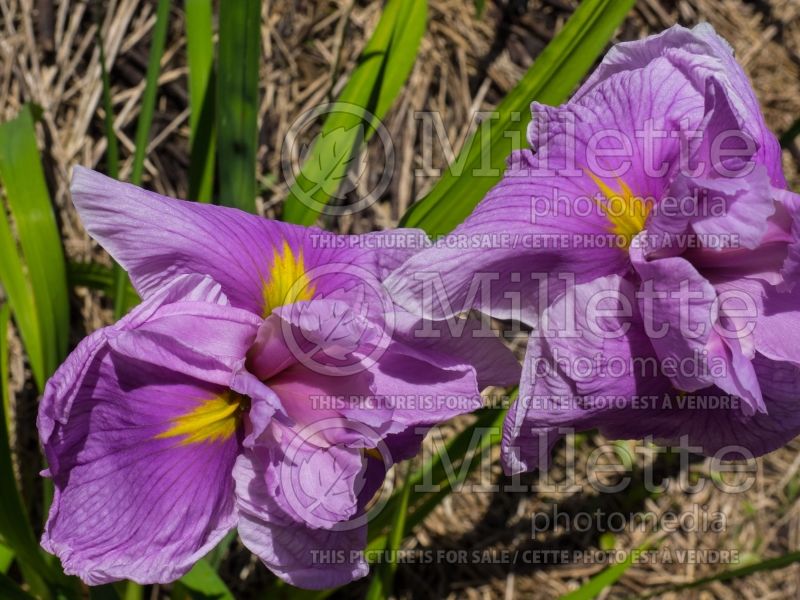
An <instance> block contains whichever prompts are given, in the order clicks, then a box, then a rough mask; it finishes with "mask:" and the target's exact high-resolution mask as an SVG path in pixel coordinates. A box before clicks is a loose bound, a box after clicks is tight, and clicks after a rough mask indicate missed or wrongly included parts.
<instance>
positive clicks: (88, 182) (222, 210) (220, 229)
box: [72, 167, 428, 316]
mask: <svg viewBox="0 0 800 600" xmlns="http://www.w3.org/2000/svg"><path fill="white" fill-rule="evenodd" d="M72 197H73V202H74V203H75V206H76V208H77V209H78V212H79V214H80V215H81V219H82V220H83V223H84V225H85V227H86V229H87V230H88V231H89V233H90V234H91V235H92V237H94V238H95V239H96V240H98V241H99V242H100V244H101V245H102V246H103V247H104V248H105V249H106V250H108V252H109V253H110V254H111V255H112V256H113V257H114V258H115V259H116V260H117V261H118V262H119V263H120V264H121V265H122V266H123V267H124V268H125V270H126V271H128V273H129V274H130V276H131V279H132V281H133V284H134V286H135V287H136V289H137V291H138V292H139V293H140V294H141V295H142V296H143V297H147V296H149V295H150V294H152V293H154V292H155V291H156V290H157V289H158V288H159V287H160V286H162V285H163V284H164V283H166V282H169V281H171V280H172V279H174V278H175V277H177V276H179V275H181V274H187V273H198V274H203V275H208V276H210V277H212V278H213V279H214V280H215V281H217V282H219V283H220V285H221V286H222V290H223V291H224V292H225V294H226V295H227V296H228V298H229V299H230V302H231V304H232V305H234V306H236V307H239V308H244V309H247V310H249V311H251V312H253V313H256V314H258V315H262V316H266V315H267V314H269V313H270V312H271V311H272V310H273V309H274V308H275V307H276V306H279V305H282V304H288V303H291V302H292V301H296V300H302V299H308V298H310V297H313V296H316V295H323V296H324V295H327V294H329V293H330V292H331V291H332V290H335V289H337V288H339V287H341V285H342V283H341V281H340V278H339V277H337V273H338V272H339V271H341V270H342V265H344V266H347V265H355V266H360V267H361V268H363V269H364V270H366V271H367V272H368V273H370V274H371V275H372V277H378V276H379V275H380V274H381V273H385V272H386V271H388V269H390V268H392V267H393V266H394V265H395V264H397V263H398V262H399V261H400V260H403V259H404V258H406V257H407V256H408V254H409V253H411V252H414V251H416V250H418V249H419V248H420V247H424V246H425V245H427V243H428V242H427V238H426V237H425V236H424V234H423V233H422V232H421V231H419V230H403V231H398V232H393V233H376V234H368V235H365V236H337V235H335V234H332V233H328V232H324V231H322V230H320V229H318V228H314V227H310V228H306V227H300V226H296V225H291V224H288V223H280V222H277V221H271V220H269V219H264V218H261V217H258V216H255V215H251V214H248V213H244V212H241V211H238V210H234V209H230V208H226V207H220V206H213V205H205V204H198V203H194V202H184V201H181V200H174V199H171V198H166V197H164V196H160V195H158V194H155V193H153V192H148V191H145V190H143V189H140V188H138V187H136V186H133V185H130V184H126V183H121V182H118V181H115V180H113V179H110V178H108V177H105V176H103V175H101V174H99V173H96V172H94V171H90V170H88V169H84V168H81V167H76V168H75V170H74V173H73V181H72Z"/></svg>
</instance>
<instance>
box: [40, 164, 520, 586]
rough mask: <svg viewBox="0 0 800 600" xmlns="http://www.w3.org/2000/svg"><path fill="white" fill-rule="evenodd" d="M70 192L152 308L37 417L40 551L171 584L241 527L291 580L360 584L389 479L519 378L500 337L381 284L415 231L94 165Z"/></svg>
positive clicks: (93, 579) (89, 575) (98, 569)
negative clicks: (161, 184) (46, 487)
mask: <svg viewBox="0 0 800 600" xmlns="http://www.w3.org/2000/svg"><path fill="white" fill-rule="evenodd" d="M72 195H73V200H74V203H75V206H76V207H77V209H78V211H79V213H80V215H81V218H82V220H83V223H84V224H85V226H86V228H87V229H88V231H89V232H90V233H91V235H92V236H94V238H95V239H97V240H98V241H99V242H100V243H101V244H102V245H103V246H104V247H105V248H106V249H107V250H108V251H109V252H110V253H111V254H112V255H113V256H114V258H115V259H116V260H117V261H118V262H119V263H120V264H121V265H123V266H124V268H125V269H126V270H127V272H128V273H129V275H130V277H131V279H132V282H133V285H134V286H135V288H136V290H137V291H138V292H139V294H140V295H141V297H142V298H143V301H142V303H141V304H140V305H139V306H137V307H136V308H135V309H133V310H132V311H131V312H130V314H128V315H127V316H126V317H124V318H123V319H121V320H120V321H119V322H118V323H116V324H114V325H112V326H110V327H106V328H104V329H101V330H99V331H96V332H94V333H93V334H91V335H90V336H88V337H87V338H85V339H84V340H83V341H82V342H81V343H80V344H79V345H78V347H77V348H76V349H75V350H74V352H73V353H72V354H71V355H70V356H69V357H68V358H67V360H66V362H65V363H64V364H63V365H62V366H61V367H60V368H59V369H58V371H57V372H56V374H55V375H54V376H53V377H52V379H51V380H50V381H49V382H48V384H47V386H46V390H45V394H44V398H43V400H42V403H41V406H40V411H39V420H38V427H39V431H40V436H41V440H42V444H43V446H44V449H45V452H46V456H47V459H48V463H49V469H48V472H47V473H46V474H47V475H48V476H50V477H52V479H53V482H54V484H55V497H54V500H53V504H52V508H51V510H50V515H49V518H48V521H47V525H46V528H45V532H44V535H43V539H42V545H43V546H44V547H45V548H46V549H47V550H48V551H50V552H52V553H54V554H56V555H58V556H59V557H60V558H61V560H62V562H63V565H64V568H65V570H66V572H67V573H70V574H76V575H79V576H80V577H81V578H82V579H83V580H84V581H86V582H87V583H89V584H101V583H104V582H109V581H113V580H117V579H122V578H127V579H132V580H135V581H138V582H141V583H154V582H169V581H172V580H175V579H177V578H178V577H180V576H181V575H183V574H184V573H186V572H187V571H188V570H189V569H190V568H191V566H192V564H193V563H194V562H195V561H197V560H198V559H199V558H201V557H202V556H203V555H204V554H205V553H207V552H208V551H209V550H211V549H212V548H213V547H214V546H215V545H216V544H218V543H219V542H220V540H222V539H223V537H224V536H225V535H226V534H227V532H228V531H230V530H231V529H233V528H237V529H238V533H239V536H240V538H241V540H242V542H243V543H244V544H245V546H247V547H248V548H249V549H250V550H252V551H253V552H254V553H255V554H256V555H258V556H259V557H260V558H261V560H262V561H263V562H264V563H265V564H266V566H267V567H268V568H269V569H271V570H272V571H273V572H275V573H276V574H277V575H278V576H280V577H281V578H283V579H284V580H286V581H288V582H290V583H292V584H295V585H299V586H302V587H308V588H324V587H331V586H335V585H340V584H343V583H346V582H348V581H350V580H352V579H354V578H357V577H360V576H363V575H364V574H365V573H366V571H367V566H366V563H365V561H364V558H363V553H362V550H363V547H364V545H365V542H366V520H367V519H366V515H367V514H368V513H367V504H368V503H369V502H370V501H371V500H372V499H373V496H375V495H376V492H377V491H378V489H379V488H380V487H381V486H382V483H383V481H384V478H385V475H386V471H387V469H388V468H390V467H391V465H392V463H393V462H394V461H396V460H399V459H403V458H407V457H408V456H410V455H412V454H413V453H414V452H415V451H416V449H417V447H418V444H419V441H420V438H421V435H422V434H423V433H424V429H425V428H426V427H429V426H431V425H432V424H435V423H437V422H440V421H442V420H444V419H447V418H449V417H451V416H453V415H456V414H461V413H464V412H468V411H472V410H474V409H476V408H478V407H480V406H481V404H482V403H481V400H480V396H479V389H480V388H481V387H483V386H486V385H489V384H500V385H503V384H508V383H509V382H510V381H512V380H515V379H516V378H518V377H519V364H518V362H517V361H516V360H515V359H514V358H513V355H511V353H510V352H508V351H507V350H506V349H505V347H504V346H503V345H502V343H501V342H500V341H499V340H497V339H488V338H485V337H484V338H482V339H478V340H470V343H465V342H464V341H463V340H461V339H458V338H455V337H452V336H449V335H448V332H447V331H446V330H441V331H440V330H439V329H437V328H436V327H434V326H428V327H427V332H428V333H430V331H437V332H438V333H437V334H436V335H435V336H432V335H426V336H425V337H418V336H416V335H415V333H414V332H415V330H416V327H417V326H418V325H419V324H420V323H419V322H418V320H417V319H415V318H413V317H411V315H409V314H407V313H404V312H403V311H398V310H395V308H394V306H393V304H392V302H391V300H389V299H388V296H386V294H385V293H384V290H383V287H382V281H383V279H384V278H385V277H386V275H387V274H388V273H389V271H390V270H391V269H392V268H394V267H396V266H397V265H398V264H399V263H400V262H401V261H403V260H405V259H406V258H408V256H410V254H412V253H413V252H415V251H416V249H418V248H419V246H420V244H423V245H424V243H425V238H424V236H423V235H422V234H421V232H418V231H411V230H406V231H397V232H390V233H376V234H368V235H363V236H337V235H334V234H330V233H326V232H323V231H321V230H319V229H316V228H305V227H300V226H294V225H289V224H284V223H278V222H274V221H270V220H267V219H263V218H261V217H257V216H254V215H249V214H246V213H242V212H240V211H236V210H233V209H228V208H223V207H216V206H210V205H201V204H195V203H190V202H184V201H180V200H172V199H169V198H164V197H162V196H159V195H157V194H154V193H150V192H146V191H144V190H141V189H139V188H136V187H134V186H131V185H127V184H123V183H119V182H116V181H114V180H111V179H108V178H106V177H104V176H102V175H100V174H97V173H94V172H92V171H88V170H86V169H82V168H76V170H75V173H74V176H73V185H72ZM415 248H416V249H415ZM429 325H430V324H429ZM474 328H475V323H473V322H470V323H469V324H468V325H467V328H466V329H467V330H468V331H469V330H473V329H474Z"/></svg>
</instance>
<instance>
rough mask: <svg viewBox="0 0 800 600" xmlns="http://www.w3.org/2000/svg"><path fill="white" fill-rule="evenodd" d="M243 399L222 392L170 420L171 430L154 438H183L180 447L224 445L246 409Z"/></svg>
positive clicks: (234, 430)
mask: <svg viewBox="0 0 800 600" xmlns="http://www.w3.org/2000/svg"><path fill="white" fill-rule="evenodd" d="M247 404H248V400H247V398H246V397H245V396H242V395H240V394H237V393H236V392H232V391H225V392H223V393H221V394H219V395H218V396H214V397H213V398H209V399H208V400H204V401H202V402H201V403H200V404H198V405H197V407H195V408H194V409H193V410H191V411H190V412H188V413H186V414H185V415H181V416H179V417H176V418H174V419H172V427H170V428H169V429H167V430H166V431H164V432H163V433H160V434H158V435H157V436H156V437H157V438H160V439H163V438H172V437H182V438H183V439H182V440H181V442H180V443H181V445H186V444H202V443H205V442H224V441H225V440H229V439H230V438H232V437H233V436H234V435H235V434H236V428H237V427H238V426H239V421H240V416H241V413H242V411H243V410H246V409H247Z"/></svg>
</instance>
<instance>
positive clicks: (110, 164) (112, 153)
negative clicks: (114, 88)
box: [97, 26, 128, 320]
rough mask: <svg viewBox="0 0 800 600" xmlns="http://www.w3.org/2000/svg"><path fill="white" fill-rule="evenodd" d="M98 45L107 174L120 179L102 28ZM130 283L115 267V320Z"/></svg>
mask: <svg viewBox="0 0 800 600" xmlns="http://www.w3.org/2000/svg"><path fill="white" fill-rule="evenodd" d="M97 45H98V46H99V47H100V75H101V80H102V83H103V111H104V112H105V119H104V125H105V133H106V173H107V174H108V176H109V177H112V178H114V179H119V146H118V142H117V133H116V132H115V131H114V105H113V103H112V101H111V78H110V77H109V75H108V69H107V68H106V52H105V49H104V46H103V37H102V35H101V34H100V27H99V26H98V28H97ZM127 283H128V274H127V273H125V270H124V269H123V268H122V267H121V266H119V265H118V264H115V265H114V294H113V296H111V297H112V298H113V299H114V319H115V320H117V319H120V318H121V317H122V315H124V314H125V308H126V306H127V305H126V303H125V300H126V298H125V287H126V285H127Z"/></svg>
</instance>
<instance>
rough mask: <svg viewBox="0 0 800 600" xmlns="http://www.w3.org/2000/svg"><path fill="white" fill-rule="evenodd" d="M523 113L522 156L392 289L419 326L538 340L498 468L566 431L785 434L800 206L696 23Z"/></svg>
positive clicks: (731, 445)
mask: <svg viewBox="0 0 800 600" xmlns="http://www.w3.org/2000/svg"><path fill="white" fill-rule="evenodd" d="M532 112H533V121H532V123H531V125H530V127H529V130H528V138H529V142H530V144H531V148H530V149H524V150H521V151H518V152H515V153H514V154H513V155H512V156H511V158H510V160H509V165H508V169H507V171H506V173H505V176H504V177H503V179H502V181H501V182H500V183H499V184H498V185H496V186H495V187H494V188H493V189H492V190H491V191H490V192H489V194H488V195H487V197H486V198H485V199H484V200H483V201H482V202H481V203H480V204H479V206H478V207H477V208H476V210H475V211H474V213H473V214H472V215H471V216H470V217H469V218H468V219H467V220H466V221H465V222H464V223H463V224H462V225H461V226H459V227H458V228H457V229H456V230H455V231H454V232H453V233H452V234H451V236H450V237H449V238H448V240H447V243H446V244H440V245H437V246H436V247H434V248H431V249H427V250H424V251H423V252H421V253H419V254H416V255H414V256H412V257H411V258H409V259H408V261H407V262H406V264H405V265H403V266H402V267H401V268H400V269H398V270H397V271H396V272H395V273H394V274H393V275H392V277H391V278H390V280H389V281H388V282H387V285H388V286H389V288H390V289H391V290H392V291H393V294H395V298H396V300H397V301H398V303H401V304H402V305H403V306H406V307H407V308H409V309H410V310H413V311H415V312H417V313H418V314H420V313H422V314H425V315H426V316H429V317H431V318H436V319H445V318H448V317H449V316H450V315H452V314H454V313H458V312H460V311H461V310H462V309H463V308H467V309H468V308H478V309H480V310H483V311H485V312H487V313H489V314H491V315H493V316H496V317H498V318H502V319H519V320H521V321H522V322H523V323H525V324H527V325H529V326H530V327H531V328H532V329H533V331H532V333H531V335H530V339H529V343H528V349H527V354H526V359H525V364H524V366H523V375H522V379H521V383H520V394H519V400H518V401H517V402H516V403H515V405H514V406H513V407H512V409H511V410H510V411H509V415H508V417H507V420H506V423H505V431H504V439H503V459H504V465H505V467H506V469H507V471H509V472H519V471H524V470H530V469H535V468H539V467H543V466H545V465H546V464H547V459H548V456H549V454H550V450H551V448H552V446H553V444H554V443H555V441H556V440H558V439H559V437H560V436H561V435H562V434H563V433H566V432H568V431H574V430H576V429H579V430H580V429H583V430H585V429H594V428H597V429H599V430H600V431H601V432H603V433H604V434H605V435H607V436H608V437H610V438H617V439H620V438H622V439H636V438H650V437H652V438H653V439H656V440H661V441H665V442H667V443H675V442H680V443H687V442H688V443H690V444H692V445H693V447H694V449H695V451H698V452H702V453H705V454H707V455H711V454H717V453H718V452H722V453H723V454H724V453H727V452H729V451H730V452H733V453H736V454H737V457H738V456H741V455H742V454H745V455H747V454H754V455H759V454H763V453H765V452H768V451H771V450H773V449H775V448H777V447H779V446H780V445H782V444H784V443H786V442H787V441H788V440H790V439H791V438H793V437H794V436H795V435H796V434H797V433H798V432H800V394H799V392H800V369H799V368H798V367H799V366H800V344H798V339H800V338H799V337H798V336H800V286H798V285H796V283H797V279H798V264H800V244H799V243H798V234H799V233H800V197H798V195H796V194H794V193H792V192H790V191H789V190H788V189H787V184H786V181H785V179H784V175H783V172H782V168H781V160H780V159H781V153H780V148H779V145H778V142H777V140H776V138H775V137H774V135H773V134H772V133H770V131H769V130H768V129H767V127H766V125H765V122H764V118H763V117H762V114H761V112H760V110H759V105H758V102H757V100H756V97H755V94H754V92H753V90H752V88H751V86H750V83H749V81H748V79H747V77H746V75H745V74H744V72H743V71H742V69H741V67H740V66H739V65H738V64H737V62H736V61H735V59H734V56H733V51H732V49H731V48H730V46H729V45H728V44H727V42H725V41H724V40H723V39H722V38H720V37H719V36H718V35H717V34H716V33H715V32H714V30H713V29H712V28H711V27H710V26H709V25H705V24H704V25H699V26H697V27H695V28H694V29H686V28H683V27H679V26H676V27H673V28H671V29H669V30H667V31H665V32H663V33H661V34H659V35H655V36H652V37H648V38H646V39H643V40H640V41H634V42H628V43H622V44H618V45H616V46H615V47H614V48H612V49H611V51H610V52H609V53H608V54H607V56H606V57H605V59H604V60H603V61H602V64H601V65H600V66H599V67H598V68H597V70H596V71H595V72H594V73H593V74H592V75H591V76H590V77H589V79H588V80H587V81H586V83H585V84H584V85H583V86H582V87H581V88H580V89H579V90H578V91H577V93H576V94H575V95H574V96H573V97H572V98H571V100H569V101H568V102H567V103H566V104H564V105H562V106H559V107H548V106H543V105H540V104H536V103H534V104H533V106H532ZM432 280H435V283H436V286H437V287H436V289H438V290H439V292H440V293H439V294H438V295H437V294H430V293H428V292H426V289H429V288H426V286H430V285H431V283H430V282H431V281H432ZM442 292H444V293H442ZM442 296H444V299H445V300H446V301H443V300H442Z"/></svg>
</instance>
